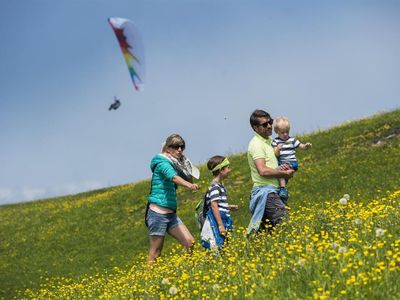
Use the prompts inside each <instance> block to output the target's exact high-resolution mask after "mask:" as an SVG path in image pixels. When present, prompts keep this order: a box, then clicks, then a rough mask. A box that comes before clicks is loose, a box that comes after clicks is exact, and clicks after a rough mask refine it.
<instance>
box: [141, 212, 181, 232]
mask: <svg viewBox="0 0 400 300" xmlns="http://www.w3.org/2000/svg"><path fill="white" fill-rule="evenodd" d="M146 221H147V227H148V228H149V235H159V236H165V233H166V232H169V231H170V230H171V229H172V228H174V227H176V226H178V225H180V224H183V222H182V221H181V219H179V217H178V216H177V215H176V214H175V213H171V214H159V213H156V212H155V211H152V210H151V209H149V210H148V212H147V217H146Z"/></svg>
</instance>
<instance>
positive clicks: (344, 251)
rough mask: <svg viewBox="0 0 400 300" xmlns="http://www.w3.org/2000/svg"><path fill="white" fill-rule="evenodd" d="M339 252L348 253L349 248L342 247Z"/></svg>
mask: <svg viewBox="0 0 400 300" xmlns="http://www.w3.org/2000/svg"><path fill="white" fill-rule="evenodd" d="M338 252H339V253H346V252H347V248H346V247H344V246H341V247H339V249H338Z"/></svg>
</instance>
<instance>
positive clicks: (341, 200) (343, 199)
mask: <svg viewBox="0 0 400 300" xmlns="http://www.w3.org/2000/svg"><path fill="white" fill-rule="evenodd" d="M339 204H340V205H346V204H347V199H346V198H341V199H340V200H339Z"/></svg>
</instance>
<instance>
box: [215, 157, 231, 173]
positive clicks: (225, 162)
mask: <svg viewBox="0 0 400 300" xmlns="http://www.w3.org/2000/svg"><path fill="white" fill-rule="evenodd" d="M226 166H229V160H228V159H227V158H225V159H224V160H223V161H222V162H221V163H219V164H218V165H216V166H215V167H214V168H213V169H212V170H211V172H214V171H217V170H221V169H222V168H223V167H226Z"/></svg>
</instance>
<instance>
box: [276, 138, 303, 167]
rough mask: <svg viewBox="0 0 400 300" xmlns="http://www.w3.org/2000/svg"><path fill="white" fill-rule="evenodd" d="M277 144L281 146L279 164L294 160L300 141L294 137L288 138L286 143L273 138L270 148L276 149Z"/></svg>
mask: <svg viewBox="0 0 400 300" xmlns="http://www.w3.org/2000/svg"><path fill="white" fill-rule="evenodd" d="M279 144H283V147H282V148H281V154H280V155H279V162H280V163H285V162H290V161H297V160H296V148H297V147H299V146H300V141H299V140H298V139H296V138H294V137H289V138H288V139H287V140H286V141H284V140H282V139H280V138H279V137H276V138H274V140H273V141H272V144H271V145H272V147H274V148H275V147H277V146H278V145H279Z"/></svg>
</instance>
